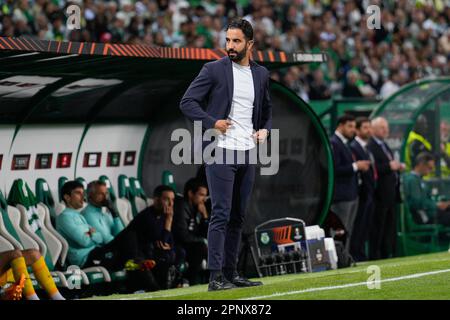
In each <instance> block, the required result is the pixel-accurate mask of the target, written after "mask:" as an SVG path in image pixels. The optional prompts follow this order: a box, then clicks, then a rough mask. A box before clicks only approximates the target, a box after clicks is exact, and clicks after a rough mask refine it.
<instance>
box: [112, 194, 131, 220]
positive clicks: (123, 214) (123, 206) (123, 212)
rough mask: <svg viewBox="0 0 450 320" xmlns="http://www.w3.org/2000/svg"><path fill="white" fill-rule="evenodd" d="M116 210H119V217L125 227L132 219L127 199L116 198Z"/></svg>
mask: <svg viewBox="0 0 450 320" xmlns="http://www.w3.org/2000/svg"><path fill="white" fill-rule="evenodd" d="M116 204H117V211H118V212H119V215H120V219H121V220H122V223H123V226H124V227H126V226H127V225H128V224H129V223H130V221H131V220H133V212H132V210H131V204H130V202H129V201H128V199H125V198H117V200H116Z"/></svg>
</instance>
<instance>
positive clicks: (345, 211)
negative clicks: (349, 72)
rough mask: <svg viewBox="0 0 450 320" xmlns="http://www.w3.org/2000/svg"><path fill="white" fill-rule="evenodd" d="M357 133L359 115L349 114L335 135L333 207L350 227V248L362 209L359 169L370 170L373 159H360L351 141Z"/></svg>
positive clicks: (347, 228) (342, 120)
mask: <svg viewBox="0 0 450 320" xmlns="http://www.w3.org/2000/svg"><path fill="white" fill-rule="evenodd" d="M354 136H355V117H353V116H352V115H349V114H345V115H343V116H341V117H340V118H339V119H338V126H337V128H336V131H335V132H334V134H333V136H332V137H331V139H330V141H331V147H332V149H333V157H334V171H335V190H334V199H333V204H332V205H331V210H332V211H333V212H334V213H336V215H337V216H338V217H339V219H341V221H342V223H343V224H344V227H345V229H346V231H347V241H346V244H345V247H346V248H347V249H349V248H350V243H351V237H352V230H353V223H354V221H355V217H356V213H357V210H358V175H357V174H358V172H359V171H363V172H364V171H367V170H369V166H370V161H368V160H356V158H355V156H354V155H353V154H352V150H351V149H350V146H349V142H350V140H351V139H353V137H354Z"/></svg>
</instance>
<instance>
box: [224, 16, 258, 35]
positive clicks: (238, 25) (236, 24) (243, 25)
mask: <svg viewBox="0 0 450 320" xmlns="http://www.w3.org/2000/svg"><path fill="white" fill-rule="evenodd" d="M228 29H241V30H242V33H244V36H245V38H246V39H247V40H253V27H252V25H251V23H250V22H248V21H247V20H245V19H237V20H233V21H231V22H230V23H229V24H228V26H227V28H226V29H225V31H228Z"/></svg>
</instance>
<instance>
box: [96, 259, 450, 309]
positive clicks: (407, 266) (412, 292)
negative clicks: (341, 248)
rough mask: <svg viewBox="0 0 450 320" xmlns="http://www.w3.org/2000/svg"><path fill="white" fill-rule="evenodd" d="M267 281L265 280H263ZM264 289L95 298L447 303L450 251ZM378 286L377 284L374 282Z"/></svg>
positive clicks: (270, 282)
mask: <svg viewBox="0 0 450 320" xmlns="http://www.w3.org/2000/svg"><path fill="white" fill-rule="evenodd" d="M369 266H378V267H379V271H380V280H381V281H380V282H379V283H378V284H379V288H372V289H369V288H368V286H367V281H368V279H369V277H371V276H373V273H372V272H371V273H368V267H369ZM260 280H261V279H260ZM262 281H263V283H264V285H263V286H260V287H255V288H238V289H232V290H226V291H218V292H207V285H197V286H192V287H188V288H180V289H171V290H164V291H157V292H147V293H141V294H130V295H111V296H106V297H94V298H92V299H105V300H111V299H112V300H114V299H124V300H125V299H132V300H150V299H151V300H161V299H162V300H176V299H183V300H203V299H207V300H212V299H222V300H227V299H232V300H234V299H257V300H263V299H270V300H273V299H283V300H284V299H286V300H287V299H294V300H299V299H322V300H327V299H331V300H333V299H344V300H368V299H369V300H371V299H402V300H403V299H445V300H450V252H442V253H435V254H427V255H420V256H411V257H406V258H395V259H388V260H379V261H371V262H365V263H358V264H357V266H356V267H351V268H346V269H339V270H332V271H325V272H317V273H308V274H305V273H303V274H290V275H284V276H274V277H267V278H263V279H262ZM370 284H372V286H373V284H374V283H373V282H371V283H370Z"/></svg>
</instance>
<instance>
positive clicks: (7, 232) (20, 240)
mask: <svg viewBox="0 0 450 320" xmlns="http://www.w3.org/2000/svg"><path fill="white" fill-rule="evenodd" d="M16 185H18V183H16ZM13 186H14V184H13ZM0 203H2V205H1V211H2V223H0V225H2V226H1V227H0V229H2V230H1V232H2V235H3V237H4V238H7V239H8V240H9V241H10V242H12V244H13V246H14V248H15V249H19V250H24V249H35V250H39V251H40V252H41V254H42V255H43V256H44V258H45V260H46V264H47V266H48V268H49V270H50V271H51V274H52V277H53V279H54V281H55V283H56V285H57V286H59V287H67V279H66V277H65V276H64V274H63V273H62V272H59V271H55V270H54V263H53V260H52V257H51V255H50V253H48V254H47V252H50V250H47V247H46V245H45V242H44V241H43V240H42V239H41V238H40V237H39V236H38V235H37V234H36V233H33V230H32V229H31V228H30V227H29V225H28V219H27V217H26V216H25V217H23V215H22V213H21V212H20V210H19V209H18V208H15V207H13V206H10V205H7V204H6V200H5V198H4V197H3V194H1V193H0ZM5 208H6V210H5ZM33 225H34V227H35V226H38V225H39V224H38V223H37V222H34V224H33ZM3 227H4V228H3ZM11 239H14V240H13V241H11ZM33 285H35V286H36V285H37V282H36V281H35V280H34V281H33Z"/></svg>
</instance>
